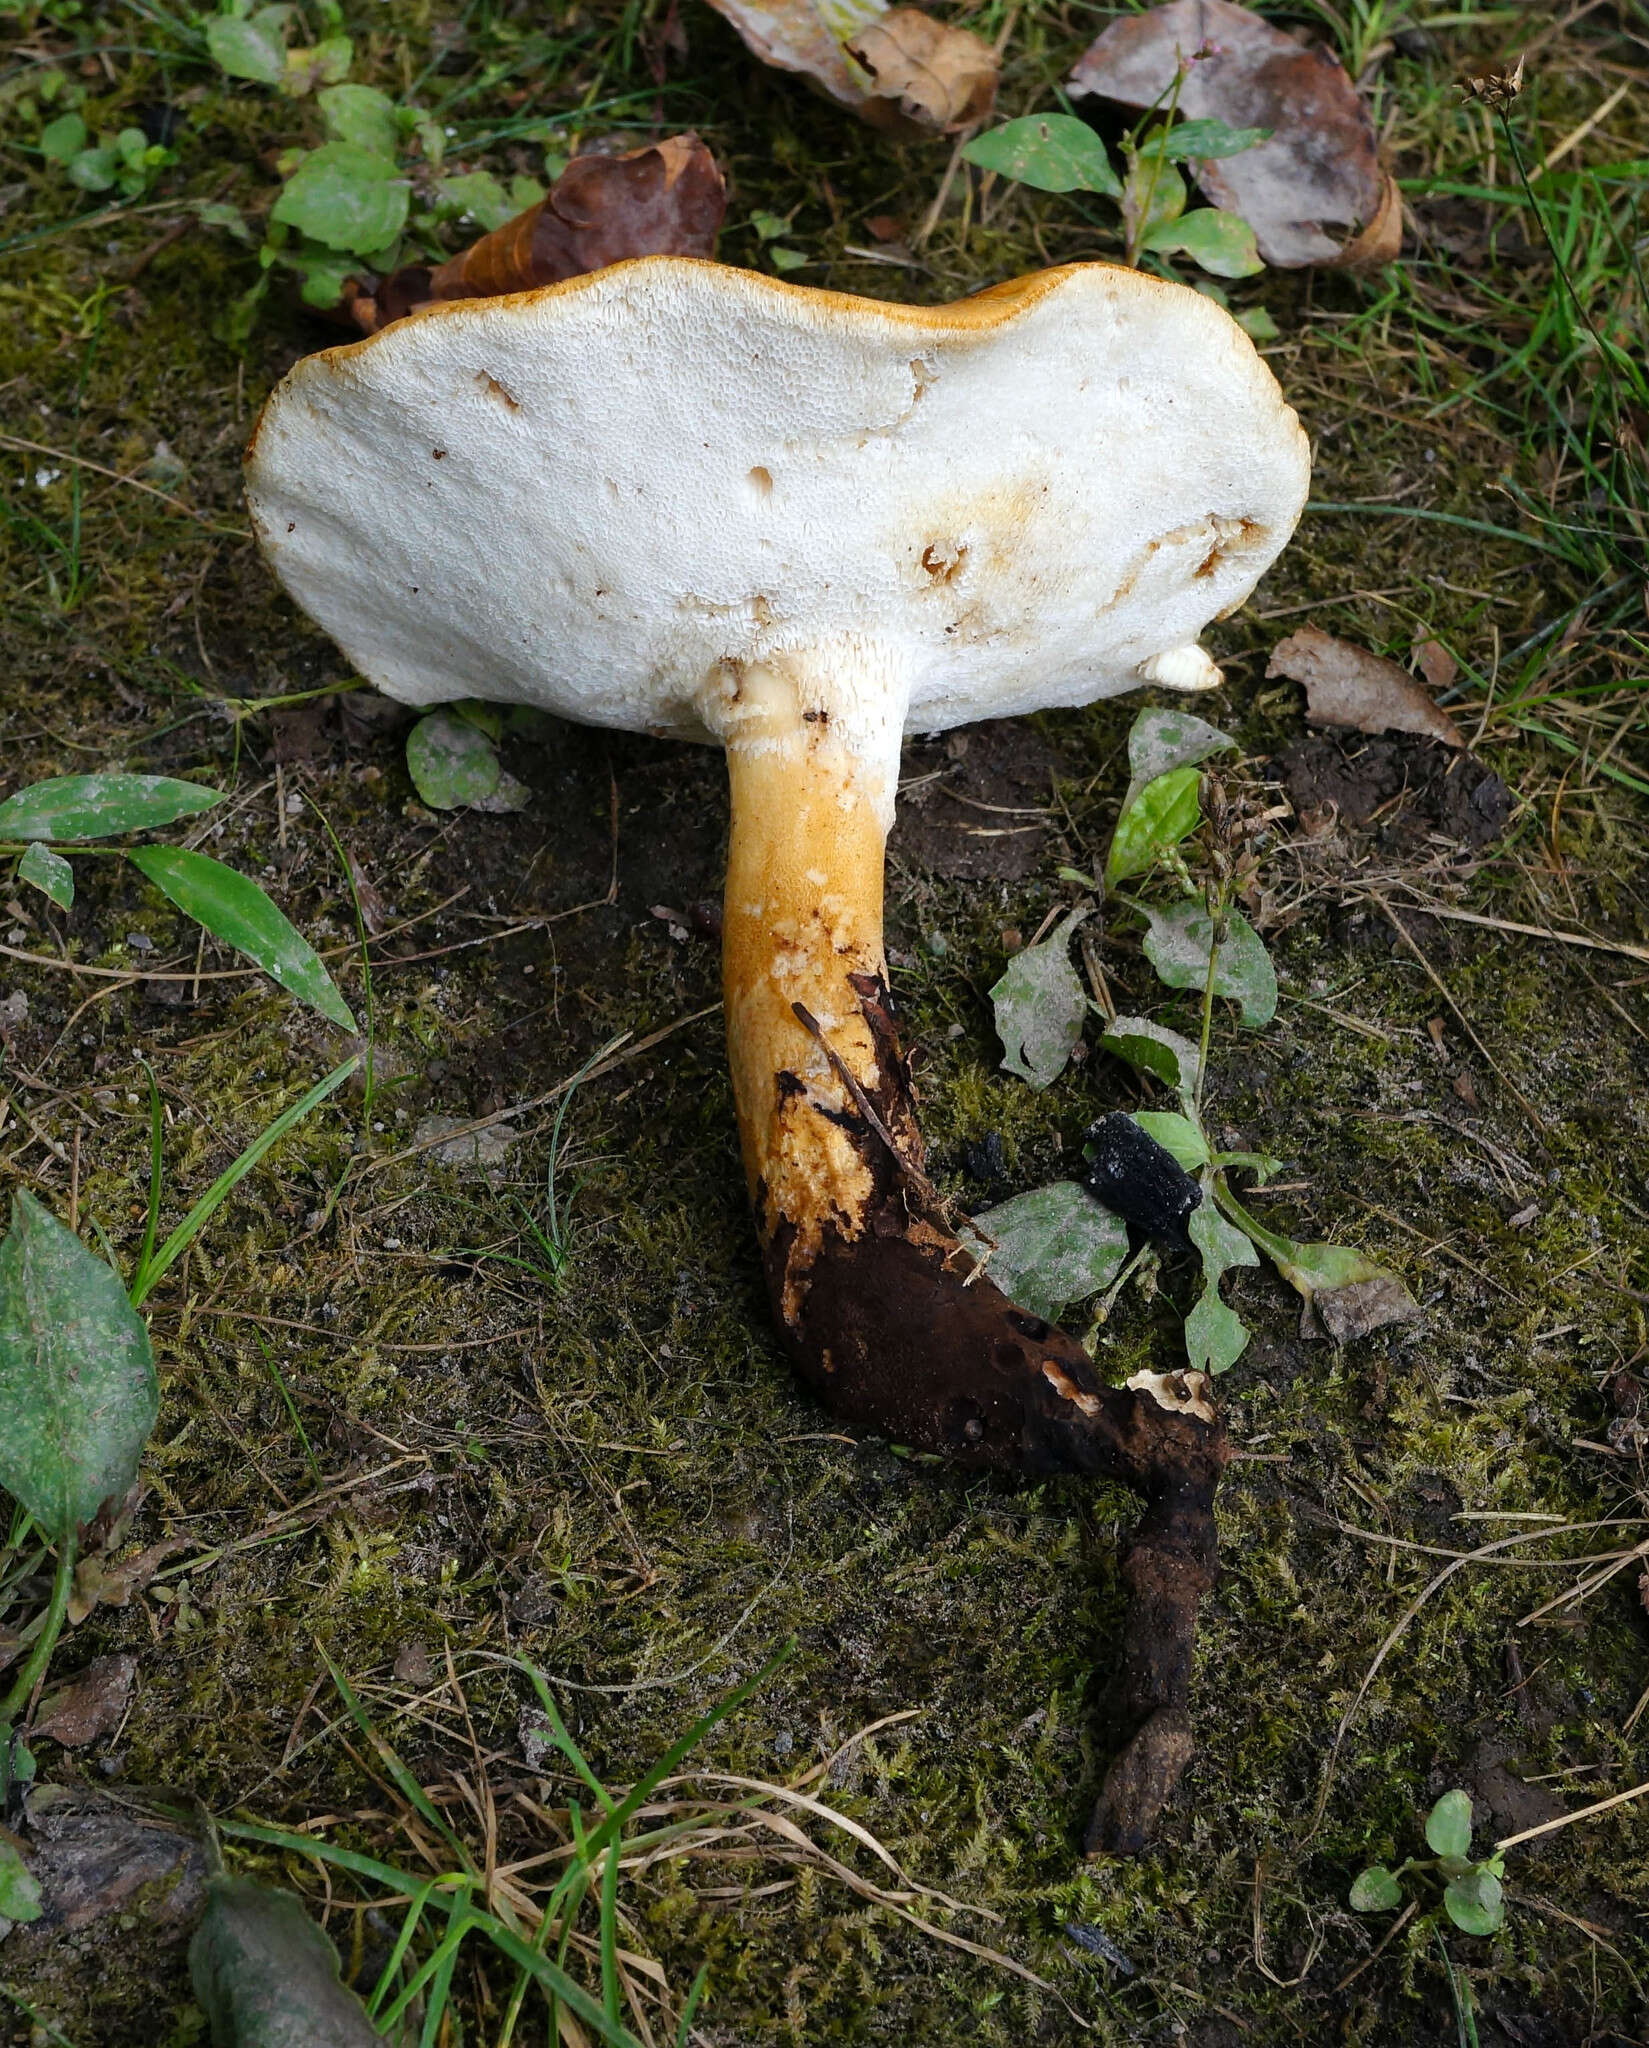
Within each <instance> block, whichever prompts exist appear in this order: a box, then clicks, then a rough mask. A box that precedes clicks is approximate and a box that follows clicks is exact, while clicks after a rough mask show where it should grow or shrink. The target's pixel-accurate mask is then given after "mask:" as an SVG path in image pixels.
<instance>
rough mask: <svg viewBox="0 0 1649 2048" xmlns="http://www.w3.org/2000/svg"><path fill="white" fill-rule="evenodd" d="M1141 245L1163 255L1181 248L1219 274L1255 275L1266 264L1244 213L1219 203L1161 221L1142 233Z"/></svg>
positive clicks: (1180, 250)
mask: <svg viewBox="0 0 1649 2048" xmlns="http://www.w3.org/2000/svg"><path fill="white" fill-rule="evenodd" d="M1139 246H1140V247H1141V248H1142V249H1151V250H1154V251H1155V252H1156V253H1157V254H1158V255H1161V256H1167V255H1172V254H1173V253H1175V252H1176V251H1177V252H1178V253H1179V254H1180V255H1182V256H1189V257H1190V258H1191V261H1192V262H1193V263H1200V264H1201V266H1202V267H1203V269H1204V270H1206V271H1208V272H1210V273H1211V274H1212V275H1213V276H1215V277H1252V276H1253V275H1254V273H1255V272H1256V271H1259V270H1263V269H1264V268H1265V265H1264V263H1263V262H1262V261H1261V260H1260V251H1259V245H1258V244H1257V243H1256V241H1255V240H1254V230H1253V229H1252V228H1251V227H1250V226H1249V225H1248V223H1247V221H1245V220H1244V219H1243V217H1242V215H1241V214H1240V213H1228V212H1226V211H1225V210H1224V209H1223V208H1221V207H1218V206H1199V207H1197V208H1196V209H1195V211H1194V212H1191V213H1186V214H1181V215H1180V217H1179V218H1178V219H1177V220H1172V221H1164V222H1162V223H1160V224H1159V225H1158V226H1156V227H1154V228H1151V229H1149V230H1148V231H1147V232H1146V233H1145V235H1144V236H1142V237H1141V240H1140V245H1139Z"/></svg>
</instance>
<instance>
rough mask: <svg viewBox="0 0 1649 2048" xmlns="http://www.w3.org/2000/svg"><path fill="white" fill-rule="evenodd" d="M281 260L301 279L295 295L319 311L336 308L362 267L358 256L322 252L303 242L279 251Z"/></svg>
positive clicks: (312, 244)
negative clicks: (346, 287)
mask: <svg viewBox="0 0 1649 2048" xmlns="http://www.w3.org/2000/svg"><path fill="white" fill-rule="evenodd" d="M281 261H282V262H283V263H284V264H285V265H286V266H287V267H288V268H289V269H291V270H295V271H296V272H297V273H298V276H299V278H300V279H301V280H302V282H301V283H300V285H299V287H298V296H299V298H301V299H302V300H303V302H304V304H305V305H306V306H318V307H319V308H320V309H321V311H322V312H326V311H328V310H329V309H330V308H331V307H333V306H335V305H337V303H338V301H339V300H340V299H341V298H342V297H343V295H344V286H345V285H346V284H347V283H348V282H349V280H350V279H351V278H352V277H353V276H354V275H355V274H356V272H357V271H358V270H359V269H360V268H361V259H360V258H359V257H358V256H340V255H338V254H337V252H336V251H335V250H332V249H322V248H320V247H319V246H318V245H317V244H316V243H314V242H303V243H300V244H299V246H298V247H297V248H295V249H293V248H286V249H283V250H282V251H281Z"/></svg>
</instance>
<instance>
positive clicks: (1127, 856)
mask: <svg viewBox="0 0 1649 2048" xmlns="http://www.w3.org/2000/svg"><path fill="white" fill-rule="evenodd" d="M1201 784H1202V771H1201V770H1200V769H1197V768H1173V769H1170V770H1169V772H1168V773H1167V774H1166V775H1159V776H1157V777H1156V778H1155V780H1154V781H1151V782H1148V783H1146V785H1145V787H1144V788H1143V789H1142V790H1141V791H1140V792H1139V794H1138V796H1136V797H1135V798H1134V799H1133V801H1132V802H1131V803H1129V804H1128V805H1127V806H1126V807H1125V809H1124V810H1123V812H1122V815H1121V816H1120V817H1119V818H1118V819H1117V826H1116V831H1115V832H1114V833H1113V834H1112V836H1111V851H1110V853H1109V855H1108V856H1107V857H1106V861H1105V879H1106V881H1107V882H1125V881H1127V880H1128V878H1129V877H1130V876H1131V875H1143V874H1144V873H1146V872H1147V870H1148V869H1150V868H1153V867H1155V866H1156V864H1157V860H1158V858H1159V856H1160V855H1162V854H1163V853H1165V852H1166V851H1167V849H1168V848H1169V847H1171V846H1178V844H1179V843H1180V841H1181V840H1182V839H1188V838H1189V837H1190V835H1191V834H1192V833H1193V832H1195V830H1196V829H1197V827H1198V825H1200V824H1201V823H1202V811H1201V808H1200V806H1199V805H1198V802H1197V791H1198V789H1199V788H1200V787H1201Z"/></svg>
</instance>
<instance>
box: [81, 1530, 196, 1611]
mask: <svg viewBox="0 0 1649 2048" xmlns="http://www.w3.org/2000/svg"><path fill="white" fill-rule="evenodd" d="M194 1548H195V1540H194V1538H193V1537H192V1536H167V1537H164V1538H162V1540H161V1541H160V1542H159V1543H153V1544H151V1545H150V1546H149V1548H148V1549H147V1550H142V1551H139V1552H138V1554H137V1555H136V1556H135V1557H129V1558H126V1559H125V1560H123V1562H121V1563H120V1564H110V1563H109V1562H108V1561H107V1560H106V1558H102V1557H96V1556H90V1557H83V1558H82V1559H81V1560H80V1562H79V1563H78V1564H77V1565H76V1566H75V1568H74V1591H73V1592H72V1593H71V1594H70V1596H69V1619H70V1621H71V1622H74V1623H75V1624H76V1625H77V1626H78V1625H79V1623H81V1622H83V1621H84V1620H85V1619H86V1617H87V1615H88V1614H90V1613H91V1611H92V1609H93V1608H94V1607H124V1606H125V1605H126V1603H127V1602H128V1601H129V1600H130V1599H131V1597H132V1595H133V1594H134V1593H141V1592H143V1591H145V1590H146V1589H147V1587H148V1584H149V1581H150V1580H151V1579H152V1578H153V1577H154V1575H155V1573H156V1572H158V1571H159V1570H160V1568H161V1566H162V1565H163V1564H165V1563H166V1562H167V1561H168V1559H170V1558H174V1557H176V1556H177V1555H178V1554H179V1553H180V1552H181V1551H185V1550H193V1549H194Z"/></svg>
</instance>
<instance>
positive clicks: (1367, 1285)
mask: <svg viewBox="0 0 1649 2048" xmlns="http://www.w3.org/2000/svg"><path fill="white" fill-rule="evenodd" d="M1419 1313H1420V1307H1419V1304H1418V1303H1417V1302H1416V1301H1415V1299H1414V1297H1413V1295H1411V1294H1410V1293H1409V1291H1408V1289H1407V1288H1406V1287H1405V1286H1404V1285H1403V1283H1402V1281H1401V1280H1399V1279H1398V1277H1397V1275H1396V1274H1395V1273H1376V1274H1375V1275H1374V1276H1373V1277H1372V1278H1371V1279H1368V1280H1353V1281H1352V1282H1351V1283H1350V1284H1349V1285H1348V1286H1345V1287H1328V1288H1319V1289H1318V1291H1317V1292H1316V1293H1315V1294H1313V1295H1312V1297H1311V1299H1310V1301H1309V1302H1307V1303H1306V1305H1305V1307H1304V1309H1303V1310H1302V1311H1301V1314H1300V1329H1301V1334H1302V1335H1304V1336H1307V1337H1313V1336H1318V1335H1322V1336H1326V1337H1328V1338H1329V1340H1330V1341H1331V1342H1332V1343H1335V1344H1349V1343H1351V1342H1352V1340H1353V1339H1354V1338H1357V1337H1366V1336H1367V1335H1368V1334H1369V1332H1370V1331H1371V1330H1381V1329H1384V1328H1385V1326H1386V1324H1387V1323H1407V1322H1412V1321H1413V1320H1414V1318H1415V1317H1416V1316H1417V1315H1418V1314H1419Z"/></svg>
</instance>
